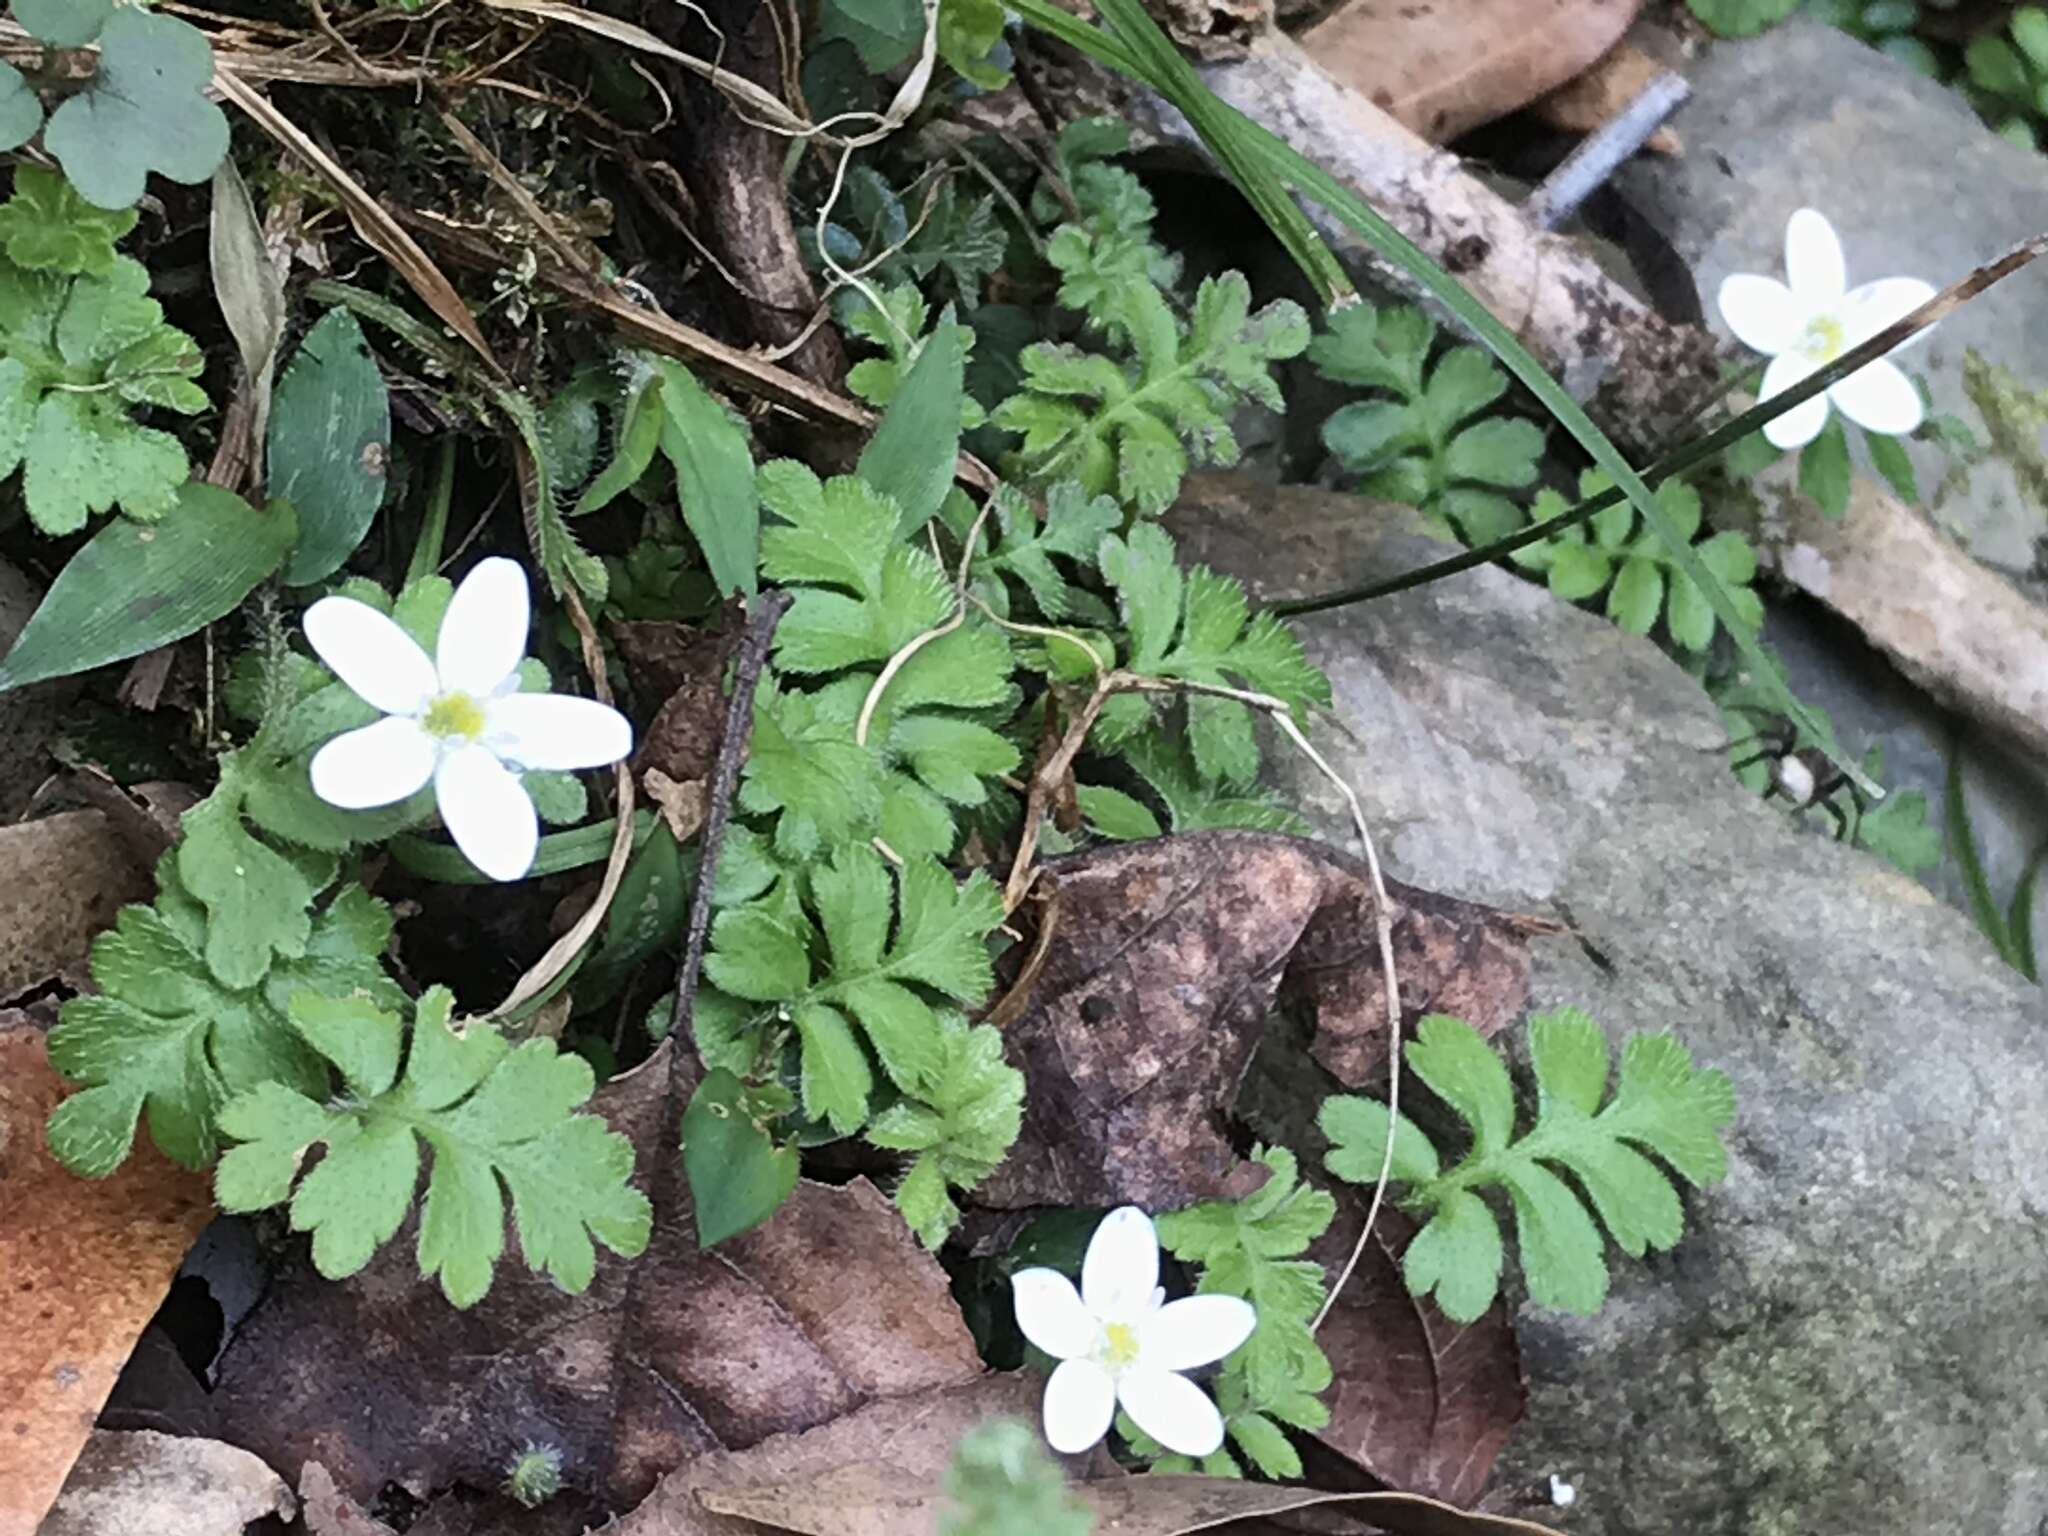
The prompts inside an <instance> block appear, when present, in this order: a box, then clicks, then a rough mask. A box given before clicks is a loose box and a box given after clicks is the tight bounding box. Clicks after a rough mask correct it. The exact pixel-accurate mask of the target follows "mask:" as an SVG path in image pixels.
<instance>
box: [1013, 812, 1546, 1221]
mask: <svg viewBox="0 0 2048 1536" xmlns="http://www.w3.org/2000/svg"><path fill="white" fill-rule="evenodd" d="M1047 881H1050V882H1053V883H1054V887H1055V896H1054V902H1055V905H1056V908H1057V913H1058V928H1057V930H1056V932H1055V934H1054V937H1053V942H1052V943H1051V945H1050V946H1049V947H1048V951H1047V954H1046V956H1045V960H1044V963H1043V967H1042V969H1041V970H1040V971H1039V974H1038V978H1037V981H1036V983H1035V984H1034V985H1033V986H1032V987H1031V988H1030V991H1029V995H1028V999H1027V1001H1026V1003H1025V1006H1024V1009H1023V1011H1022V1013H1021V1014H1020V1015H1019V1017H1018V1018H1017V1022H1016V1023H1015V1024H1013V1025H1012V1026H1010V1028H1009V1029H1008V1030H1007V1032H1006V1033H1007V1036H1008V1042H1009V1047H1008V1048H1009V1055H1010V1059H1011V1061H1012V1062H1014V1063H1015V1064H1017V1065H1019V1066H1021V1067H1022V1068H1023V1070H1024V1073H1025V1076H1026V1079H1027V1081H1028V1083H1029V1092H1028V1095H1027V1098H1026V1107H1025V1115H1024V1130H1023V1134H1022V1135H1021V1136H1020V1137H1019V1138H1018V1141H1017V1145H1016V1146H1015V1148H1014V1149H1012V1151H1011V1153H1010V1156H1009V1158H1008V1159H1007V1160H1006V1161H1005V1162H1004V1163H1003V1165H1002V1167H1000V1168H999V1169H997V1171H996V1172H995V1174H994V1175H993V1176H992V1177H991V1178H990V1179H989V1180H988V1182H987V1183H985V1184H983V1185H982V1186H981V1187H980V1188H979V1189H977V1190H976V1191H975V1196H974V1198H975V1203H976V1204H978V1205H983V1206H992V1207H996V1208H999V1209H1014V1208H1016V1207H1020V1206H1031V1205H1071V1206H1082V1207H1097V1208H1101V1207H1108V1206H1114V1205H1123V1204H1132V1205H1140V1206H1143V1207H1145V1208H1146V1209H1148V1210H1155V1211H1156V1210H1173V1209H1177V1208H1179V1207H1181V1206H1184V1205H1189V1204H1192V1203H1193V1202H1195V1201H1197V1200H1208V1199H1228V1198H1232V1197H1234V1196H1235V1195H1237V1194H1240V1193H1245V1192H1248V1191H1246V1190H1241V1189H1238V1188H1236V1187H1235V1186H1234V1185H1233V1184H1231V1183H1230V1182H1229V1181H1230V1177H1231V1174H1232V1171H1233V1169H1242V1168H1244V1167H1246V1166H1247V1165H1244V1164H1242V1163H1241V1162H1240V1160H1239V1159H1238V1158H1237V1156H1236V1154H1235V1152H1234V1150H1233V1148H1232V1146H1231V1143H1230V1138H1229V1134H1228V1127H1227V1125H1226V1123H1225V1121H1226V1117H1227V1114H1228V1111H1229V1109H1230V1105H1231V1101H1232V1100H1233V1098H1234V1097H1235V1095H1236V1092H1237V1087H1238V1083H1239V1081H1240V1079H1241V1078H1242V1077H1243V1076H1244V1071H1245V1068H1246V1066H1247V1064H1248V1063H1249V1062H1250V1060H1251V1055H1252V1052H1253V1050H1254V1049H1255V1048H1256V1047H1257V1045H1258V1041H1259V1037H1260V1034H1261V1032H1262V1030H1263V1028H1264V1026H1265V1022H1266V1018H1267V1015H1268V1014H1269V1013H1270V1012H1271V1010H1272V1008H1273V1005H1274V1002H1275V1000H1276V998H1278V997H1279V996H1280V995H1281V992H1282V989H1283V987H1284V988H1286V989H1287V991H1288V993H1289V994H1290V995H1291V996H1293V997H1294V998H1297V999H1298V1000H1299V1001H1301V1002H1302V1003H1303V1004H1305V1005H1306V1006H1308V1007H1312V1008H1313V1009H1314V1010H1315V1012H1316V1017H1317V1033H1316V1041H1315V1045H1314V1052H1315V1055H1316V1058H1317V1060H1319V1061H1321V1062H1323V1064H1324V1065H1325V1066H1327V1067H1329V1068H1330V1070H1331V1071H1332V1072H1334V1073H1335V1074H1336V1075H1337V1077H1338V1078H1339V1079H1340V1080H1341V1081H1343V1082H1344V1083H1346V1084H1347V1085H1349V1086H1359V1085H1360V1084H1362V1083H1363V1082H1364V1081H1365V1080H1366V1078H1367V1076H1368V1075H1369V1074H1373V1073H1376V1072H1377V1071H1379V1069H1380V1068H1381V1067H1382V1066H1383V1065H1384V1063H1385V1061H1386V1051H1387V1041H1386V1012H1385V1002H1384V996H1385V994H1384V992H1383V990H1382V984H1381V974H1380V961H1379V950H1378V946H1377V942H1376V940H1375V937H1374V926H1373V922H1372V903H1373V898H1372V894H1371V885H1370V883H1369V881H1368V880H1367V879H1366V878H1365V874H1364V870H1363V867H1362V866H1361V865H1359V864H1357V863H1356V862H1355V861H1354V860H1352V859H1351V858H1349V857H1348V856H1347V855H1344V854H1341V853H1339V852H1337V851H1336V850H1335V849H1332V848H1330V847H1328V846H1326V845H1323V844H1319V843H1312V842H1306V841H1302V840H1299V839H1295V838H1288V837H1277V836H1270V835H1267V834H1263V833H1250V832H1213V833H1197V834H1193V835H1190V836H1186V837H1171V838H1164V839H1160V840H1157V841H1154V842H1146V843H1130V844H1122V845H1118V846H1116V847H1112V848H1106V849H1101V850H1098V851H1095V852H1091V853H1086V854H1082V855H1080V856H1078V857H1075V858H1069V859H1059V860H1054V861H1051V862H1050V863H1048V864H1047V865H1045V866H1044V872H1043V874H1042V875H1041V880H1040V887H1041V889H1042V888H1043V887H1044V885H1045V883H1046V882H1047ZM1388 893H1389V895H1390V896H1391V897H1392V898H1393V901H1394V905H1395V910H1394V912H1393V914H1392V921H1393V930H1394V947H1395V958H1396V971H1397V974H1398V976H1399V978H1400V986H1401V1004H1402V1013H1403V1018H1404V1023H1405V1024H1406V1025H1408V1026H1410V1027H1412V1026H1413V1024H1414V1022H1415V1021H1416V1020H1417V1019H1419V1018H1420V1017H1421V1016H1422V1015H1423V1014H1425V1013H1430V1012H1435V1011H1439V1010H1441V1011H1446V1012H1454V1013H1457V1014H1458V1015H1459V1016H1460V1017H1461V1018H1464V1019H1465V1020H1467V1021H1468V1022H1469V1023H1471V1024H1472V1025H1473V1026H1474V1027H1475V1028H1477V1029H1479V1030H1480V1031H1481V1032H1483V1033H1488V1034H1490V1033H1492V1032H1493V1031H1495V1030H1497V1029H1499V1028H1501V1027H1502V1026H1503V1025H1504V1024H1506V1023H1507V1022H1509V1021H1510V1020H1511V1019H1512V1018H1513V1017H1514V1016H1515V1015H1516V1014H1517V1013H1518V1012H1519V1010H1520V1009H1521V1006H1522V1004H1523V1002H1524V1000H1525V999H1526V997H1527V995H1528V984H1529V957H1528V953H1527V950H1526V947H1525V941H1526V939H1527V937H1528V936H1529V935H1530V934H1532V933H1538V932H1546V931H1550V929H1551V927H1552V926H1553V925H1549V924H1546V923H1545V922H1544V921H1543V920H1542V919H1532V918H1524V917H1517V916H1515V915H1513V914H1509V913H1502V912H1496V911H1494V910H1492V909H1490V908H1486V907H1478V906H1473V905H1471V904H1470V903H1467V902H1461V901H1456V900H1453V899H1451V898H1449V897H1444V896H1436V895H1433V894H1431V893H1429V892H1427V891H1419V890H1415V889H1413V888H1412V887H1409V886H1404V885H1400V884H1398V883H1396V882H1393V881H1389V882H1388Z"/></svg>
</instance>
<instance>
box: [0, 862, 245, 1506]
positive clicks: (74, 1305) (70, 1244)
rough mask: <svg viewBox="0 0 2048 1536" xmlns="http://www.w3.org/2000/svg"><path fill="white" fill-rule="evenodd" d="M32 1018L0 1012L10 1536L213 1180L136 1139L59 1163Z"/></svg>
mask: <svg viewBox="0 0 2048 1536" xmlns="http://www.w3.org/2000/svg"><path fill="white" fill-rule="evenodd" d="M9 830H10V831H13V830H20V829H13V828H10V829H9ZM21 1020H22V1015H21V1014H19V1013H16V1012H13V1011H11V1010H10V1011H7V1012H0V1274H4V1275H5V1276H6V1291H7V1296H8V1301H9V1308H8V1313H7V1320H8V1329H7V1334H8V1337H7V1346H6V1348H5V1350H4V1351H0V1536H28V1533H30V1532H32V1531H34V1530H35V1529H36V1522H37V1521H38V1520H40V1519H42V1517H43V1515H44V1513H45V1512H46V1511H47V1510H48V1509H49V1508H50V1504H51V1501H52V1500H53V1499H55V1498H56V1496H57V1490H58V1489H59V1488H60V1487H62V1486H63V1484H64V1477H65V1473H66V1472H67V1471H69V1470H70V1468H71V1465H72V1463H73V1462H74V1461H75V1460H77V1458H78V1457H79V1454H80V1452H81V1451H82V1450H83V1448H84V1447H85V1445H86V1439H87V1436H88V1435H90V1434H91V1433H92V1428H93V1423H94V1420H95V1419H96V1418H97V1417H98V1414H99V1410H100V1405H101V1404H102V1403H104V1402H105V1401H106V1398H107V1394H108V1393H109V1392H111V1391H112V1390H113V1386H114V1381H115V1379H116V1378H117V1377H118V1376H119V1375H120V1373H121V1367H122V1365H123V1364H124V1363H125V1362H126V1360H127V1358H128V1352H129V1351H130V1350H131V1349H132V1348H134V1345H135V1341H136V1338H137V1336H138V1335H140V1334H141V1332H142V1330H143V1329H144V1328H145V1327H146V1326H147V1325H148V1323H149V1320H150V1318H151V1316H152V1315H153V1314H154V1313H155V1312H156V1309H157V1306H158V1304H159V1303H160V1302H161V1301H162V1300H163V1297H164V1292H165V1291H166V1290H167V1289H169V1287H170V1283H171V1278H172V1277H173V1276H174V1275H176V1274H177V1272H178V1264H179V1262H180V1261H181V1260H182V1259H183V1258H184V1257H185V1251H186V1250H187V1249H188V1248H190V1247H191V1246H192V1240H193V1239H194V1238H195V1237H197V1236H198V1235H199V1231H200V1229H201V1228H202V1227H204V1226H205V1225H206V1224H207V1222H208V1221H209V1220H211V1219H212V1216H213V1201H212V1198H211V1192H210V1190H209V1189H208V1186H207V1181H206V1177H205V1175H203V1174H196V1173H191V1172H188V1171H187V1170H185V1169H182V1168H179V1167H176V1166H175V1165H173V1164H172V1163H171V1162H170V1161H169V1160H168V1159H166V1158H164V1157H163V1156H162V1155H160V1154H159V1153H158V1152H157V1151H156V1149H155V1148H154V1147H149V1146H138V1147H137V1148H136V1152H135V1155H134V1156H133V1157H131V1158H130V1159H129V1160H128V1162H127V1163H126V1164H124V1165H123V1166H122V1168H121V1169H120V1171H119V1172H117V1173H115V1174H114V1175H113V1176H112V1177H111V1178H107V1179H103V1180H100V1181H98V1182H96V1183H95V1182H88V1181H86V1180H84V1179H80V1178H77V1177H75V1176H74V1175H72V1174H70V1173H67V1172H66V1171H65V1170H64V1169H63V1168H61V1167H59V1166H58V1165H57V1162H56V1160H55V1159H54V1158H52V1157H51V1156H50V1154H49V1150H48V1148H47V1146H46V1145H45V1144H44V1141H43V1123H44V1121H45V1120H47V1119H48V1118H49V1114H50V1111H51V1110H52V1109H54V1108H55V1107H56V1106H57V1105H58V1103H60V1102H61V1101H62V1100H63V1099H64V1097H65V1096H66V1095H67V1094H68V1093H69V1092H70V1091H71V1090H70V1089H69V1088H68V1087H67V1086H66V1084H65V1083H64V1081H63V1079H62V1078H60V1077H58V1075H57V1074H56V1072H55V1071H53V1070H52V1069H51V1067H50V1064H49V1061H48V1058H47V1057H46V1055H45V1053H44V1049H43V1032H42V1031H41V1030H40V1029H38V1028H35V1027H34V1026H33V1025H30V1024H25V1023H23V1022H21ZM72 1529H74V1530H82V1529H91V1527H73V1528H72ZM165 1529H170V1530H177V1531H180V1532H181V1533H182V1531H183V1530H184V1529H185V1527H182V1526H177V1525H170V1526H168V1527H167V1526H164V1525H161V1524H159V1525H158V1526H156V1527H155V1528H154V1532H153V1536H154V1533H157V1532H161V1531H163V1530H165ZM193 1529H194V1530H195V1531H196V1530H197V1529H198V1528H197V1527H193ZM235 1529H237V1530H239V1529H240V1527H239V1526H237V1527H235Z"/></svg>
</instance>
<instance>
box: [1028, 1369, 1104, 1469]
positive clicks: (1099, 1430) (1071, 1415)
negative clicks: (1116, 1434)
mask: <svg viewBox="0 0 2048 1536" xmlns="http://www.w3.org/2000/svg"><path fill="white" fill-rule="evenodd" d="M1115 1417H1116V1383H1115V1382H1114V1381H1112V1380H1110V1376H1109V1372H1107V1371H1105V1370H1104V1369H1103V1368H1102V1367H1101V1366H1099V1365H1097V1364H1096V1363H1095V1362H1094V1361H1093V1360H1069V1361H1066V1362H1065V1363H1064V1364H1062V1365H1061V1366H1060V1368H1059V1369H1058V1370H1056V1371H1054V1372H1053V1373H1052V1375H1051V1376H1049V1377H1047V1378H1046V1383H1045V1438H1046V1440H1047V1441H1048V1442H1050V1444H1051V1445H1052V1448H1053V1449H1054V1450H1056V1451H1058V1452H1059V1453H1060V1454H1061V1455H1062V1456H1071V1455H1073V1454H1075V1453H1076V1452H1077V1451H1085V1450H1087V1449H1088V1447H1089V1446H1091V1445H1093V1444H1095V1442H1096V1441H1098V1440H1100V1439H1101V1438H1102V1437H1103V1436H1104V1435H1106V1434H1108V1433H1109V1421H1110V1420H1111V1419H1113V1418H1115Z"/></svg>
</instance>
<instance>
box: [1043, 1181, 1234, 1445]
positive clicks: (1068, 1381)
mask: <svg viewBox="0 0 2048 1536" xmlns="http://www.w3.org/2000/svg"><path fill="white" fill-rule="evenodd" d="M1010 1286H1011V1291H1012V1295H1013V1298H1014V1300H1015V1303H1016V1308H1017V1326H1018V1327H1019V1328H1020V1329H1022V1330H1023V1333H1024V1337H1025V1338H1027V1339H1029V1340H1030V1341H1031V1342H1032V1343H1033V1344H1036V1345H1037V1346H1038V1347H1039V1348H1040V1349H1042V1350H1044V1351H1045V1352H1046V1353H1047V1354H1048V1355H1051V1356H1052V1357H1053V1358H1054V1359H1055V1360H1057V1361H1059V1362H1060V1364H1059V1367H1058V1369H1056V1370H1055V1371H1054V1372H1053V1373H1052V1376H1051V1377H1050V1378H1049V1379H1048V1380H1047V1382H1046V1384H1045V1438H1046V1439H1047V1440H1048V1441H1050V1442H1051V1444H1052V1448H1053V1449H1054V1450H1056V1451H1059V1452H1060V1453H1062V1454H1063V1455H1064V1454H1069V1453H1072V1452H1075V1451H1085V1450H1087V1449H1088V1447H1089V1446H1091V1445H1093V1444H1095V1442H1096V1441H1098V1440H1100V1439H1101V1438H1102V1437H1103V1436H1104V1435H1106V1434H1107V1433H1109V1425H1110V1421H1111V1420H1112V1419H1113V1418H1115V1417H1116V1410H1117V1405H1118V1404H1119V1403H1121V1404H1122V1405H1123V1409H1124V1412H1126V1413H1128V1414H1129V1415H1130V1416H1131V1418H1132V1420H1133V1421H1134V1422H1136V1424H1137V1426H1138V1428H1140V1429H1142V1430H1143V1431H1144V1432H1145V1433H1146V1434H1148V1435H1150V1436H1151V1437H1152V1438H1153V1439H1154V1440H1157V1441H1158V1442H1159V1443H1160V1444H1161V1445H1163V1446H1165V1447H1166V1448H1167V1449H1168V1450H1169V1451H1176V1452H1178V1453H1179V1454H1181V1455H1183V1456H1207V1455H1209V1454H1211V1453H1212V1452H1214V1451H1216V1450H1218V1449H1219V1448H1221V1446H1222V1444H1223V1416H1222V1415H1221V1414H1219V1413H1218V1412H1217V1411H1216V1405H1215V1404H1214V1403H1212V1402H1211V1401H1210V1400H1209V1395H1208V1394H1207V1393H1206V1392H1204V1391H1203V1390H1202V1389H1201V1388H1200V1387H1198V1386H1196V1385H1195V1383H1194V1382H1192V1381H1190V1380H1188V1378H1187V1377H1186V1376H1184V1375H1182V1374H1181V1373H1182V1372H1183V1371H1191V1370H1194V1369H1195V1368H1196V1367H1198V1366H1204V1365H1208V1364H1209V1363H1210V1362H1211V1361H1215V1360H1221V1359H1222V1358H1223V1357H1224V1356H1225V1355H1227V1354H1229V1353H1230V1352H1231V1351H1232V1350H1234V1349H1236V1348H1237V1347H1238V1345H1240V1344H1242V1343H1243V1342H1244V1341H1245V1340H1246V1339H1248V1338H1250V1337H1251V1334H1252V1328H1253V1326H1254V1325H1255V1324H1256V1323H1257V1322H1258V1314H1257V1313H1256V1312H1254V1311H1253V1309H1252V1305H1251V1303H1250V1302H1247V1301H1241V1300H1239V1299H1238V1298H1237V1297H1235V1296H1186V1297H1183V1298H1182V1299H1180V1300H1179V1301H1174V1302H1165V1304H1164V1305H1162V1304H1161V1303H1162V1302H1163V1301H1164V1299H1165V1295H1166V1293H1165V1291H1164V1290H1162V1289H1161V1288H1160V1286H1159V1239H1158V1236H1157V1235H1156V1234H1155V1233H1154V1232H1153V1230H1152V1218H1151V1217H1149V1216H1147V1215H1146V1214H1145V1213H1144V1212H1143V1211H1141V1210H1139V1209H1138V1208H1137V1207H1136V1206H1130V1205H1127V1206H1125V1207H1124V1208H1123V1209H1122V1210H1118V1211H1112V1212H1111V1213H1110V1214H1109V1215H1108V1216H1106V1217H1104V1218H1103V1222H1102V1225H1101V1226H1099V1227H1097V1228H1096V1229H1095V1235H1094V1236H1093V1237H1092V1238H1090V1239H1089V1241H1088V1253H1087V1256H1086V1257H1085V1258H1083V1259H1082V1261H1081V1289H1080V1290H1079V1291H1078V1292H1077V1291H1076V1290H1075V1289H1074V1283H1073V1281H1071V1280H1069V1279H1068V1278H1067V1277H1066V1276H1065V1275H1063V1274H1061V1273H1060V1272H1059V1271H1058V1270H1056V1269H1023V1270H1019V1271H1018V1272H1017V1273H1016V1274H1015V1275H1013V1276H1011V1278H1010Z"/></svg>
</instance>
